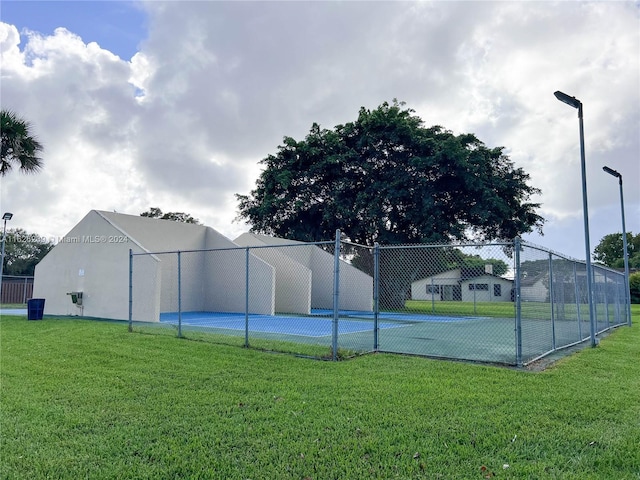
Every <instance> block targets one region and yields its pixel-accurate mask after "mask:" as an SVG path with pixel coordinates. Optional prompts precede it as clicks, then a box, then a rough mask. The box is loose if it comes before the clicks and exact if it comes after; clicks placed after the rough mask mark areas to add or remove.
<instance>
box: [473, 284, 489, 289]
mask: <svg viewBox="0 0 640 480" xmlns="http://www.w3.org/2000/svg"><path fill="white" fill-rule="evenodd" d="M469 290H486V291H488V290H489V284H488V283H470V284H469Z"/></svg>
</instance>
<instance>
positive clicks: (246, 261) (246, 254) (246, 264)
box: [244, 247, 249, 347]
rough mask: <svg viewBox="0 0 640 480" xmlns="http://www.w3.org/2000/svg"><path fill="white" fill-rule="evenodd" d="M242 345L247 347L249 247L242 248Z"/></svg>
mask: <svg viewBox="0 0 640 480" xmlns="http://www.w3.org/2000/svg"><path fill="white" fill-rule="evenodd" d="M244 346H245V347H249V247H247V248H245V250H244Z"/></svg>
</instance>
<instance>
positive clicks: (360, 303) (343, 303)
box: [234, 233, 373, 312]
mask: <svg viewBox="0 0 640 480" xmlns="http://www.w3.org/2000/svg"><path fill="white" fill-rule="evenodd" d="M234 242H235V243H240V244H243V245H245V246H258V245H274V246H280V247H282V248H279V249H278V251H280V252H282V254H283V255H286V256H287V257H289V258H290V259H291V260H293V261H295V262H296V263H297V264H299V267H298V268H299V269H300V271H302V269H303V268H306V269H308V270H309V271H310V272H311V300H310V307H311V308H317V309H331V308H333V270H334V257H333V255H332V254H330V253H328V252H326V251H324V250H322V249H321V248H319V247H318V246H316V245H309V244H306V243H304V242H297V241H294V240H287V239H283V238H277V237H270V236H267V235H258V234H253V233H245V234H243V235H241V236H240V237H238V238H237V239H235V240H234ZM286 245H288V246H286ZM258 251H259V250H256V251H255V252H258ZM255 252H254V253H255ZM256 254H258V253H256ZM280 266H281V268H282V269H283V273H286V272H287V271H290V268H289V266H286V268H285V265H284V264H280ZM276 268H278V265H276ZM278 273H280V272H278ZM289 283H293V282H291V281H290V282H289ZM339 291H340V305H339V308H340V309H343V310H359V311H367V312H370V311H373V278H372V277H371V276H370V275H367V274H366V273H364V272H361V271H360V270H358V269H357V268H355V267H353V266H352V265H350V264H348V263H347V262H345V261H343V260H340V287H339Z"/></svg>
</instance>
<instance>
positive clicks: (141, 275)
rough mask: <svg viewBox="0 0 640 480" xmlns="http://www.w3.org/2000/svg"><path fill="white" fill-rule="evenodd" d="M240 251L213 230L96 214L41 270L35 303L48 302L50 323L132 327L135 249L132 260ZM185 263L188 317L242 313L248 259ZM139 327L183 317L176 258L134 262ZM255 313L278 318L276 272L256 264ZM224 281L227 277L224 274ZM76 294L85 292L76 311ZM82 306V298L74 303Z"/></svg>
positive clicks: (241, 254) (230, 256) (254, 260)
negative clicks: (54, 318)
mask: <svg viewBox="0 0 640 480" xmlns="http://www.w3.org/2000/svg"><path fill="white" fill-rule="evenodd" d="M215 248H237V245H236V244H234V243H233V242H232V241H231V240H229V239H228V238H226V237H225V236H223V235H222V234H220V233H218V232H217V231H215V230H214V229H212V228H210V227H206V226H203V225H194V224H187V223H181V222H174V221H170V220H158V219H153V218H146V217H141V216H137V215H124V214H119V213H113V212H104V211H97V210H92V211H90V212H89V213H88V214H87V215H86V216H85V217H84V218H83V219H82V220H81V221H80V222H79V223H78V224H77V225H76V226H75V227H73V229H72V230H71V231H70V232H69V233H68V234H67V235H65V237H63V238H62V239H60V241H59V242H58V244H57V245H56V246H55V247H54V248H53V249H52V250H51V251H50V252H49V253H48V254H47V255H46V256H45V257H44V258H43V259H42V261H40V263H39V264H38V265H37V266H36V270H35V280H34V292H33V297H34V298H44V299H45V310H44V313H45V314H46V315H83V316H87V317H98V318H109V319H119V320H126V319H128V315H129V249H131V250H132V251H133V253H134V254H140V253H148V252H160V251H165V252H169V251H177V250H181V251H185V250H200V249H215ZM197 255H200V257H199V258H196V257H193V255H192V256H191V258H188V259H187V255H184V257H185V258H184V261H183V266H182V268H181V280H182V292H184V293H183V296H182V298H181V307H182V310H183V311H222V312H242V311H244V309H245V300H244V295H243V294H241V295H238V294H237V292H238V291H242V292H244V285H245V270H246V268H245V265H246V258H245V255H244V252H242V251H240V250H239V251H237V252H236V253H235V254H227V255H215V256H203V254H197ZM133 259H134V262H133V300H134V301H133V304H132V305H133V312H132V313H133V315H132V316H133V319H134V320H136V321H158V320H159V316H160V312H166V311H177V310H178V298H177V295H176V293H175V291H176V278H177V255H176V254H167V255H144V256H134V257H133ZM250 268H251V272H252V278H253V279H254V281H255V283H256V284H259V285H260V288H259V289H255V288H254V289H252V290H250V301H249V303H250V308H251V311H252V313H262V314H273V313H274V306H275V300H274V299H275V280H274V277H275V269H274V268H273V267H272V266H270V265H268V264H266V263H265V262H263V261H262V260H260V259H259V258H257V257H255V256H251V257H250ZM221 272H223V273H224V274H223V275H221V274H220V273H221ZM72 292H82V297H81V300H80V302H77V301H76V303H73V301H72V299H73V298H74V296H72V295H70V294H71V293H72ZM75 298H76V300H77V296H75Z"/></svg>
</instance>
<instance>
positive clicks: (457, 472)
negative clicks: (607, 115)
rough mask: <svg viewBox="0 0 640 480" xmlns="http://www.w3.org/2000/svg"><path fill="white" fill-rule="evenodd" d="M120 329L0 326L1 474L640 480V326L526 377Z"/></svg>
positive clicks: (15, 322) (85, 324) (69, 322)
mask: <svg viewBox="0 0 640 480" xmlns="http://www.w3.org/2000/svg"><path fill="white" fill-rule="evenodd" d="M634 318H635V319H636V321H637V319H638V309H637V308H636V306H634ZM122 326H123V325H122V324H121V323H113V322H99V321H91V320H82V319H67V318H65V319H58V318H45V319H44V320H43V321H35V322H34V321H27V320H26V319H25V317H17V316H3V317H2V319H1V320H0V347H1V350H0V373H1V380H2V388H1V407H2V408H1V409H0V427H1V429H0V435H1V444H0V451H1V452H2V454H1V457H0V477H1V478H11V479H22V478H25V479H26V478H29V479H38V478H70V479H71V478H101V479H103V478H114V479H115V478H118V479H121V478H132V479H133V478H232V479H235V478H237V479H247V478H251V479H268V478H269V479H270V478H296V479H326V478H337V479H342V478H344V479H354V478H356V479H357V478H425V479H427V478H428V479H432V478H456V479H458V478H462V479H464V478H470V479H474V478H572V479H573V478H575V479H590V478H592V479H603V478H615V479H638V478H640V395H638V392H640V330H639V329H638V326H637V325H633V326H632V327H630V328H629V327H623V328H618V329H615V330H614V331H613V332H612V333H611V334H610V335H609V336H608V337H606V338H604V339H603V340H602V341H601V343H600V345H599V346H598V347H597V348H593V349H592V348H586V349H583V350H581V351H580V352H577V353H574V354H573V355H571V356H569V357H566V358H564V359H562V360H560V361H559V362H557V363H556V364H555V365H553V366H552V367H551V368H549V369H547V370H545V371H543V372H538V373H533V372H529V371H525V370H515V369H509V368H501V367H493V366H486V365H476V364H468V363H462V362H450V361H439V360H429V359H424V358H416V357H408V356H402V355H391V354H376V355H367V356H362V357H359V358H357V359H354V360H353V361H350V362H338V363H333V362H317V361H311V360H307V359H302V358H296V357H293V356H289V355H277V354H269V353H265V352H262V351H258V350H253V349H239V348H235V347H230V346H225V345H214V344H211V343H207V342H198V341H188V340H183V339H178V338H176V337H174V336H166V335H130V334H128V333H127V332H126V329H123V328H122Z"/></svg>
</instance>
